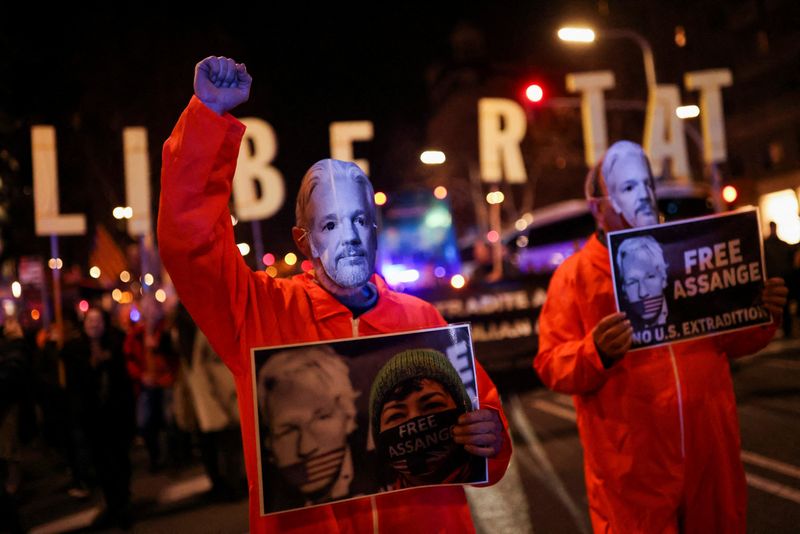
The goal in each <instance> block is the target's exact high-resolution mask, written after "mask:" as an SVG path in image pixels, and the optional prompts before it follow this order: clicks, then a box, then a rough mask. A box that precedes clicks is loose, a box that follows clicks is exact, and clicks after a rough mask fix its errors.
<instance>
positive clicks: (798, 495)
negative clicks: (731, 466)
mask: <svg viewBox="0 0 800 534" xmlns="http://www.w3.org/2000/svg"><path fill="white" fill-rule="evenodd" d="M745 477H747V483H748V484H749V485H750V486H752V487H754V488H756V489H759V490H761V491H765V492H767V493H771V494H772V495H775V496H776V497H780V498H782V499H786V500H789V501H793V502H796V503H797V504H800V491H798V490H796V489H794V488H792V487H789V486H786V485H784V484H779V483H778V482H774V481H772V480H769V479H768V478H762V477H760V476H758V475H754V474H752V473H747V472H745Z"/></svg>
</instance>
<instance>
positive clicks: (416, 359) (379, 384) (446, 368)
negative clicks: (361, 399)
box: [369, 349, 472, 439]
mask: <svg viewBox="0 0 800 534" xmlns="http://www.w3.org/2000/svg"><path fill="white" fill-rule="evenodd" d="M412 378H430V379H432V380H436V381H437V382H439V383H440V384H442V385H443V386H444V388H445V390H447V392H448V393H450V395H451V396H452V397H453V400H454V401H455V403H456V408H458V409H460V410H462V411H464V412H468V411H470V410H471V409H472V401H470V399H469V396H468V395H467V390H466V388H465V387H464V383H463V382H462V381H461V378H460V377H459V376H458V372H457V371H456V370H455V368H454V367H453V365H452V364H451V363H450V360H448V359H447V356H445V355H444V354H442V353H441V352H439V351H438V350H434V349H410V350H406V351H403V352H401V353H399V354H395V355H394V356H392V358H391V359H390V360H389V361H388V362H386V364H384V366H383V367H382V368H381V370H380V371H378V374H377V375H376V376H375V380H373V381H372V389H371V391H370V394H369V420H370V423H371V424H372V435H373V437H374V438H375V439H377V437H378V434H379V433H380V432H379V429H380V427H381V424H380V418H381V411H382V409H383V404H384V401H385V398H386V396H387V395H388V394H389V393H391V392H392V391H393V390H394V389H395V388H396V387H397V386H398V385H400V384H401V383H402V382H405V381H406V380H409V379H412Z"/></svg>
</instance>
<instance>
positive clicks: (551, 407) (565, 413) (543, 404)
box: [531, 399, 578, 423]
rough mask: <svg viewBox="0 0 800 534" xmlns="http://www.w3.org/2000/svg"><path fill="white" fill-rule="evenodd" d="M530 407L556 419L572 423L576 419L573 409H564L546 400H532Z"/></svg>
mask: <svg viewBox="0 0 800 534" xmlns="http://www.w3.org/2000/svg"><path fill="white" fill-rule="evenodd" d="M531 405H532V406H533V407H534V408H536V409H537V410H539V411H541V412H545V413H549V414H550V415H555V416H556V417H560V418H561V419H566V420H567V421H572V422H573V423H574V422H575V421H577V419H578V418H577V415H576V414H575V409H574V408H565V407H563V406H559V405H558V404H556V403H554V402H551V401H549V400H546V399H534V400H533V401H531Z"/></svg>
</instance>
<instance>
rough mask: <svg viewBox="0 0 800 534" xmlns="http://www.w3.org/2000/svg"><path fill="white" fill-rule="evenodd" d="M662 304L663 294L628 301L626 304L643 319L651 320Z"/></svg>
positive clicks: (658, 312) (656, 314) (654, 317)
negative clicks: (636, 300)
mask: <svg viewBox="0 0 800 534" xmlns="http://www.w3.org/2000/svg"><path fill="white" fill-rule="evenodd" d="M663 305H664V297H663V295H659V296H657V297H650V298H646V299H642V300H640V301H638V302H628V303H627V304H626V306H627V307H628V308H629V309H631V311H633V312H634V313H635V314H636V315H637V316H639V317H641V318H642V319H643V320H644V321H648V322H649V321H653V320H655V319H657V318H658V315H659V314H660V313H661V308H662V306H663Z"/></svg>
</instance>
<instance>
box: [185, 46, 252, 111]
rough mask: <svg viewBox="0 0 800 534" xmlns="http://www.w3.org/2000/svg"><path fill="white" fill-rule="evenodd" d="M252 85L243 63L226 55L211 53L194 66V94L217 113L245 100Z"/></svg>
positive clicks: (228, 109) (230, 108)
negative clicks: (213, 54) (211, 54)
mask: <svg viewBox="0 0 800 534" xmlns="http://www.w3.org/2000/svg"><path fill="white" fill-rule="evenodd" d="M252 84H253V78H251V77H250V75H249V74H247V67H245V65H244V63H236V62H235V61H234V60H232V59H230V58H227V57H222V56H210V57H207V58H205V59H204V60H202V61H201V62H200V63H198V64H197V65H196V66H195V68H194V94H195V96H197V98H199V99H200V100H201V101H202V102H203V104H205V105H206V106H208V107H209V108H211V109H212V110H214V111H215V112H216V113H218V114H220V115H223V114H224V113H226V112H227V111H230V110H232V109H233V108H235V107H236V106H238V105H239V104H241V103H243V102H247V99H248V98H249V97H250V86H251V85H252Z"/></svg>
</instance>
